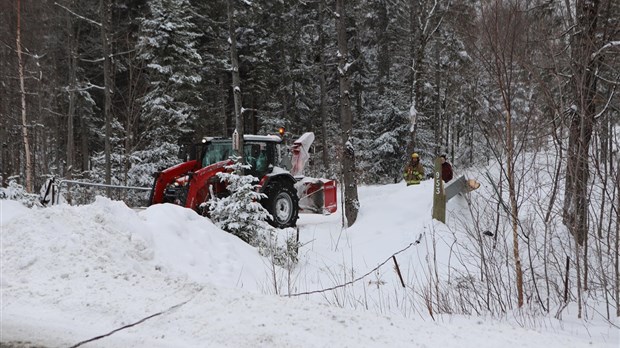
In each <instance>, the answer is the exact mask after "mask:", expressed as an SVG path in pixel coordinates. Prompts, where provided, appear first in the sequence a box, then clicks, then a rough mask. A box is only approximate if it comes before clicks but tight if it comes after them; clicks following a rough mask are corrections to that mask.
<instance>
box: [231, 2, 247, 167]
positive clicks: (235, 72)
mask: <svg viewBox="0 0 620 348" xmlns="http://www.w3.org/2000/svg"><path fill="white" fill-rule="evenodd" d="M232 2H233V0H228V34H229V36H230V62H231V64H232V87H233V96H234V102H235V129H236V130H237V133H238V134H239V151H238V153H237V156H239V157H241V162H242V163H243V162H244V160H243V134H245V130H244V129H243V115H242V113H241V87H240V84H241V81H240V78H239V59H238V57H237V37H236V36H235V28H234V26H233V15H234V8H233V3H232Z"/></svg>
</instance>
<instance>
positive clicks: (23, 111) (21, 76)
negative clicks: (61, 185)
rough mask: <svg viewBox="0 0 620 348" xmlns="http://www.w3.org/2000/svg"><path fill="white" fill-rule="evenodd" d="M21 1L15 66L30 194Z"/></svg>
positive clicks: (27, 184) (18, 4)
mask: <svg viewBox="0 0 620 348" xmlns="http://www.w3.org/2000/svg"><path fill="white" fill-rule="evenodd" d="M20 12H21V0H17V35H16V39H15V42H16V48H17V64H18V72H19V90H20V93H21V116H22V139H23V141H24V155H25V157H26V163H25V164H26V191H27V192H32V158H31V154H30V143H29V141H28V119H27V117H26V115H27V114H26V88H25V87H24V60H23V58H22V42H21V13H20Z"/></svg>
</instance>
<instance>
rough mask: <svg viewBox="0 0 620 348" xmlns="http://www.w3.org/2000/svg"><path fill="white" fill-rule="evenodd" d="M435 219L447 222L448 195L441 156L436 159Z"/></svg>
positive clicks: (434, 185)
mask: <svg viewBox="0 0 620 348" xmlns="http://www.w3.org/2000/svg"><path fill="white" fill-rule="evenodd" d="M433 178H434V183H433V219H436V220H439V221H441V222H443V223H444V224H445V223H446V195H445V193H444V190H443V180H442V179H441V157H437V158H436V159H435V170H434V171H433Z"/></svg>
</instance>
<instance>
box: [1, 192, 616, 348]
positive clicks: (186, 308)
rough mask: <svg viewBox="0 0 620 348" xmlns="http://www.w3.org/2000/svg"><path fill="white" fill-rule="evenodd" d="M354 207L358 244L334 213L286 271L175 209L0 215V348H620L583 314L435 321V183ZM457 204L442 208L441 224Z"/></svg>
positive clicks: (440, 244)
mask: <svg viewBox="0 0 620 348" xmlns="http://www.w3.org/2000/svg"><path fill="white" fill-rule="evenodd" d="M359 195H360V201H361V210H360V213H359V218H358V220H357V222H356V223H355V225H354V226H353V227H352V228H350V229H347V230H343V229H342V228H341V227H340V226H341V219H342V217H341V214H340V212H339V213H337V214H334V215H331V216H320V215H302V217H301V218H300V220H299V222H298V225H299V227H300V228H299V233H300V242H301V245H302V246H301V248H300V250H299V263H298V265H297V266H296V267H295V268H294V269H292V270H291V271H286V270H284V269H281V268H274V267H273V266H272V264H271V262H270V261H269V260H268V259H266V258H264V257H262V256H260V255H259V254H258V252H257V251H256V249H254V248H252V247H250V246H248V245H246V244H245V243H243V242H242V241H241V240H239V239H237V238H236V237H234V236H232V235H230V234H228V233H226V232H223V231H221V230H220V229H218V228H217V227H216V226H214V225H213V224H212V223H211V222H210V221H209V220H208V219H205V218H202V217H200V216H198V215H197V214H195V213H194V212H193V211H190V210H188V209H184V208H181V207H178V206H174V205H168V204H166V205H157V206H152V207H149V208H148V209H146V210H143V211H134V210H132V209H129V208H127V207H126V206H125V205H124V204H123V203H122V202H116V201H110V200H108V199H105V198H98V199H97V201H96V202H95V203H93V204H90V205H86V206H78V207H72V206H68V205H60V206H54V207H50V208H44V209H40V208H33V209H28V208H25V207H23V206H21V205H20V204H19V203H17V202H14V201H6V200H3V201H0V220H1V225H0V226H1V246H0V249H1V273H0V291H1V296H2V297H1V304H0V306H1V307H0V308H1V312H0V313H1V319H0V324H1V332H0V336H1V337H0V342H2V343H7V342H16V341H22V342H24V341H25V342H31V343H32V344H37V345H43V346H46V347H67V346H73V345H76V344H78V343H79V342H82V341H85V340H88V339H90V338H93V337H96V336H100V335H105V334H107V333H110V332H112V331H113V330H116V329H119V328H122V327H124V326H129V325H131V324H134V323H137V322H139V321H140V320H142V319H145V318H148V319H146V320H144V321H143V322H140V323H138V324H136V325H133V326H130V327H127V328H125V329H122V330H119V331H117V332H115V333H113V334H111V335H109V336H106V337H103V338H101V339H99V340H96V341H93V342H89V343H86V344H84V345H83V346H84V347H334V346H336V347H476V348H480V347H498V346H500V347H502V346H503V347H516V346H520V347H546V348H554V347H562V348H565V347H618V346H619V344H620V341H619V340H620V339H619V332H618V329H617V327H614V326H612V325H609V324H608V323H606V322H605V321H604V320H602V319H601V320H598V319H590V320H588V321H579V320H577V319H575V316H576V315H575V314H574V313H565V315H564V319H563V320H562V321H557V320H555V319H551V318H549V317H533V316H531V315H525V314H524V315H522V316H520V315H519V313H518V312H516V313H513V314H509V315H508V316H507V317H506V318H502V319H501V320H500V319H494V318H489V317H478V316H472V317H466V316H458V315H437V314H433V316H431V315H430V314H429V310H428V308H426V307H425V306H423V305H420V303H421V301H420V300H419V298H420V297H421V296H422V295H423V294H422V293H423V289H424V288H423V287H422V288H421V287H420V284H424V283H425V282H426V280H427V278H428V277H429V274H437V275H435V277H436V278H441V277H442V276H441V274H443V273H445V272H447V269H448V267H447V265H448V264H450V263H451V262H452V261H451V260H452V258H453V257H456V256H455V255H454V254H453V252H454V251H453V250H452V245H453V242H454V240H455V239H457V238H459V235H458V231H456V232H453V231H452V230H451V229H447V228H446V227H445V226H444V225H442V224H439V223H437V222H436V221H433V220H432V219H431V218H430V215H431V206H432V182H431V181H425V182H423V183H422V184H421V185H420V186H411V187H406V186H405V185H404V183H399V184H394V185H385V186H365V187H360V188H359ZM464 204H465V203H464V200H463V199H462V198H461V197H457V198H455V199H453V200H451V201H450V202H449V204H448V210H449V212H448V222H450V221H451V219H453V215H454V214H458V213H459V210H460V209H462V206H463V205H464ZM418 241H419V243H418ZM394 254H396V255H395V257H394V258H392V255H394ZM394 259H396V260H397V262H398V265H399V268H400V271H401V274H402V278H403V281H402V282H401V280H400V278H399V277H398V274H397V273H396V272H395V264H394ZM429 260H433V261H432V262H431V261H429ZM430 264H432V265H437V267H433V269H429V265H430ZM367 273H368V275H367V276H365V275H366V274H367ZM436 278H435V279H436ZM403 283H404V285H405V287H403V286H402V285H403ZM343 284H348V285H346V286H342V285H343ZM326 288H334V289H333V290H328V291H325V290H324V289H326ZM308 292H310V293H311V294H303V293H308ZM421 292H422V293H421ZM287 295H292V296H290V297H289V296H287ZM151 316H152V317H151Z"/></svg>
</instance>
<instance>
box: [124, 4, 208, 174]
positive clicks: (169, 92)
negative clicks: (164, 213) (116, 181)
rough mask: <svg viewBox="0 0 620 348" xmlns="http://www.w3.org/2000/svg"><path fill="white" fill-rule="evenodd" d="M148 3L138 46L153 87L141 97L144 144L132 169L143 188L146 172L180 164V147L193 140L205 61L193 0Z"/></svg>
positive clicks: (134, 158)
mask: <svg viewBox="0 0 620 348" xmlns="http://www.w3.org/2000/svg"><path fill="white" fill-rule="evenodd" d="M148 5H149V9H150V13H149V16H147V17H146V18H142V19H141V20H142V32H141V35H140V38H139V41H138V45H137V48H138V49H139V51H140V55H139V59H142V60H144V61H145V63H146V68H147V70H148V78H147V79H148V81H149V83H150V86H149V90H148V92H147V93H146V95H145V96H144V98H143V99H142V114H141V120H140V121H141V123H140V129H141V130H142V132H141V135H142V138H141V139H139V141H141V142H142V144H143V146H142V148H141V150H139V151H136V152H134V154H133V156H132V160H133V162H134V166H133V168H132V169H131V170H130V178H131V177H134V178H135V180H134V181H136V184H140V185H145V184H150V183H151V182H150V179H147V182H144V180H145V176H144V174H150V173H153V172H154V171H156V170H158V169H161V168H165V167H169V166H171V165H173V164H175V163H177V162H178V159H177V158H176V156H177V154H178V150H179V146H178V144H179V143H180V142H183V141H186V142H188V141H189V139H191V133H192V123H193V122H194V121H195V118H196V112H197V108H198V105H199V103H200V101H201V97H200V89H199V88H198V87H197V86H198V84H199V83H200V82H201V81H202V77H201V76H200V75H199V74H198V72H200V71H201V65H202V58H201V56H200V54H199V53H198V51H197V48H196V43H197V39H198V38H199V37H200V33H199V32H198V30H197V28H196V26H195V24H194V23H193V22H192V21H191V19H192V16H193V10H192V6H191V4H190V2H189V0H154V1H151V2H149V3H148ZM149 172H150V173H149Z"/></svg>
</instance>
